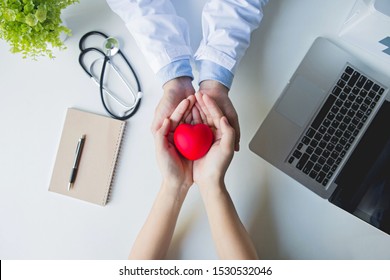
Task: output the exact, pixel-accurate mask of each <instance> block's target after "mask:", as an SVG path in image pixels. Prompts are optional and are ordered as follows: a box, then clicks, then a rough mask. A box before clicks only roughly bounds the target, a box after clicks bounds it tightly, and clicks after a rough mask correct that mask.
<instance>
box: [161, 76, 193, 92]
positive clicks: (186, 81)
mask: <svg viewBox="0 0 390 280" xmlns="http://www.w3.org/2000/svg"><path fill="white" fill-rule="evenodd" d="M163 89H164V91H166V90H171V89H176V90H177V89H185V90H193V91H194V87H193V85H192V77H189V76H182V77H177V78H174V79H172V80H169V81H167V82H166V83H165V84H164V85H163Z"/></svg>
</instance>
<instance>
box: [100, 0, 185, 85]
mask: <svg viewBox="0 0 390 280" xmlns="http://www.w3.org/2000/svg"><path fill="white" fill-rule="evenodd" d="M106 1H107V3H108V5H109V6H110V8H111V9H112V10H113V11H114V12H115V13H116V14H117V15H119V17H120V18H121V19H122V20H123V21H124V23H125V24H126V27H127V29H128V30H129V31H130V33H131V35H132V36H133V38H134V39H135V41H136V42H137V45H138V46H139V48H140V49H141V51H142V52H143V54H144V56H145V58H146V60H147V61H148V64H149V65H150V67H151V68H152V70H153V72H155V73H157V74H158V72H159V71H161V70H162V69H164V70H163V72H164V73H163V74H162V75H163V76H164V77H162V79H163V80H167V79H171V78H173V77H171V76H172V75H173V76H174V75H179V76H180V75H181V76H183V75H188V76H191V77H192V70H191V66H190V59H191V57H192V50H191V47H190V39H189V30H188V24H187V22H186V21H185V20H184V19H183V18H181V17H179V16H178V15H177V14H176V11H175V9H174V7H173V5H172V3H171V2H170V1H168V0H106ZM170 64H172V65H170ZM177 72H179V73H177ZM163 82H165V81H163Z"/></svg>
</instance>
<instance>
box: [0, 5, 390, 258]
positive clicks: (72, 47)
mask: <svg viewBox="0 0 390 280" xmlns="http://www.w3.org/2000/svg"><path fill="white" fill-rule="evenodd" d="M173 2H174V4H175V5H176V6H177V10H178V13H179V14H181V15H183V16H184V17H185V18H187V19H188V21H189V24H190V29H191V36H192V37H191V39H192V44H193V48H194V49H196V47H197V45H198V43H199V40H200V38H201V31H200V13H201V7H202V5H203V3H204V2H205V0H204V1H180V0H175V1H173ZM184 2H185V3H184ZM353 4H354V0H345V1H337V0H332V1H320V0H315V1H313V0H297V1H289V0H271V2H270V3H269V5H268V6H267V7H266V9H265V17H264V19H263V22H262V25H261V27H260V28H259V29H258V30H257V31H255V32H254V34H253V37H252V38H253V40H252V44H251V47H250V48H249V50H248V52H247V54H246V56H245V58H244V59H243V61H242V63H241V64H240V67H239V70H238V73H237V75H236V77H235V80H234V83H233V87H232V89H231V93H230V96H231V99H232V100H233V103H234V104H235V107H236V109H237V111H238V114H239V117H240V124H241V132H242V139H241V147H242V148H241V151H240V152H239V153H236V155H235V157H234V160H233V162H232V164H231V166H230V169H229V171H228V174H227V178H226V181H227V185H228V188H229V190H230V193H231V196H232V198H233V200H234V202H235V205H236V208H237V210H238V212H239V215H240V216H241V218H242V221H243V222H244V224H245V225H246V227H247V229H248V231H249V232H250V234H251V236H252V238H253V240H254V243H255V245H256V247H257V250H258V253H259V255H260V257H261V258H263V259H390V236H388V235H386V234H384V233H382V232H381V231H379V230H377V229H375V228H373V227H371V226H369V225H368V224H366V223H364V222H362V221H360V220H358V219H357V218H355V217H354V216H352V215H350V214H348V213H346V212H344V211H343V210H340V209H338V208H337V207H335V206H333V205H331V204H330V203H329V202H328V201H326V200H323V199H321V198H320V197H318V196H316V195H315V194H314V193H312V192H310V191H309V190H307V189H306V188H304V187H303V186H301V185H300V184H299V183H297V182H295V181H294V180H292V179H291V178H289V177H288V176H286V175H285V174H283V173H282V172H280V171H279V170H277V169H275V168H274V167H272V166H271V165H269V164H268V163H266V162H265V161H264V160H262V159H261V158H260V157H258V156H256V155H255V154H253V153H252V152H250V151H249V149H248V143H249V141H250V140H251V138H252V136H253V135H254V133H255V131H256V129H257V128H258V126H259V125H260V123H261V122H262V120H263V119H264V117H265V115H266V113H267V112H268V110H269V109H270V107H271V106H272V104H273V103H274V102H275V100H276V98H277V97H278V95H279V94H280V93H281V91H282V89H283V87H284V86H285V84H286V82H287V81H288V79H289V77H290V76H291V75H292V73H293V71H294V70H295V68H296V67H297V65H298V64H299V62H300V60H301V59H302V57H303V56H304V54H305V52H306V51H307V49H308V48H309V46H310V44H311V43H312V41H313V40H314V38H315V37H317V36H327V37H331V38H335V39H337V34H338V31H339V28H340V25H341V23H342V22H343V20H344V19H345V17H346V16H347V14H348V12H349V10H350V9H351V7H352V5H353ZM66 18H67V22H68V26H69V27H70V28H71V29H72V30H73V37H71V38H68V39H67V40H66V45H67V46H68V49H67V50H66V51H64V52H57V58H56V59H55V60H49V59H40V60H39V61H38V62H34V61H30V60H23V59H22V58H21V57H20V56H19V55H12V54H11V53H9V51H8V46H7V45H6V44H5V43H4V42H0V53H1V62H0V64H1V66H0V91H1V97H2V98H1V104H2V106H1V110H0V127H1V137H0V174H1V175H0V178H1V184H0V259H124V258H126V257H127V255H128V253H129V250H130V248H131V246H132V243H133V241H134V239H135V237H136V235H137V233H138V231H139V229H140V227H141V226H142V224H143V223H144V221H145V218H146V216H147V214H148V212H149V209H150V207H151V205H152V203H153V200H154V197H155V194H156V193H157V191H158V188H159V186H160V175H159V170H158V168H157V165H156V162H155V155H154V142H153V138H152V135H151V133H150V124H151V122H152V118H153V113H154V109H155V107H156V104H157V102H158V101H159V98H160V96H161V93H162V91H161V88H160V86H159V84H158V82H157V80H156V78H155V77H154V75H153V74H152V72H151V70H150V69H149V68H148V67H147V66H146V63H145V59H144V58H143V57H142V55H140V52H139V50H138V48H137V47H136V46H135V43H134V41H133V39H132V38H131V37H130V35H129V33H128V31H127V29H126V28H125V27H124V25H123V23H122V22H121V20H120V19H119V18H118V17H117V16H116V15H115V14H114V13H112V12H111V10H110V9H109V8H108V6H107V5H106V3H105V1H104V0H99V1H97V0H94V1H93V0H82V1H81V3H80V4H79V5H77V6H74V7H72V9H71V10H70V11H69V12H68V13H67V16H66ZM90 30H101V31H104V32H106V33H108V34H110V35H113V36H117V37H119V38H120V39H121V40H122V42H123V50H124V52H125V54H126V55H127V56H128V57H129V58H130V60H131V61H132V63H133V64H134V66H135V68H136V71H137V72H138V73H139V76H140V78H141V82H142V85H143V87H144V93H145V95H144V99H143V102H142V104H141V108H140V110H139V111H138V113H137V114H136V115H135V116H134V117H133V118H131V119H130V120H129V121H128V127H127V132H126V135H125V138H124V139H125V140H124V143H123V148H122V153H121V157H120V160H119V164H118V170H117V173H116V179H115V182H114V187H113V193H112V198H111V201H110V203H109V204H108V205H107V206H106V207H99V206H95V205H93V204H89V203H85V202H82V201H79V200H75V199H71V198H68V197H65V196H61V195H58V194H55V193H51V192H49V191H48V185H49V181H50V177H51V171H52V168H53V164H54V159H55V156H56V152H57V147H58V143H59V139H60V134H61V130H62V125H63V121H64V118H65V111H66V108H68V107H77V108H81V109H86V110H89V111H92V112H96V113H100V114H104V111H103V109H102V106H101V103H100V100H99V97H98V89H97V88H96V86H95V85H94V84H93V83H91V81H90V80H89V79H88V78H87V76H86V75H85V74H84V73H83V72H82V69H81V68H80V66H79V64H78V61H77V58H78V54H79V51H78V40H79V39H80V37H81V36H82V35H83V34H84V33H85V32H87V31H90ZM347 47H348V48H349V49H351V50H352V51H353V52H355V53H357V54H359V55H361V56H363V57H365V58H367V59H369V61H370V63H373V64H375V65H376V66H378V67H380V68H381V69H382V70H384V71H387V74H388V75H389V76H390V70H389V69H387V68H386V66H385V65H384V64H381V62H380V61H377V60H376V59H375V58H372V57H370V56H368V55H364V54H363V52H362V51H361V50H359V49H355V48H352V47H349V46H347ZM168 257H169V258H174V259H175V258H177V259H214V258H216V254H215V251H214V248H213V243H212V239H211V236H210V231H209V226H208V222H207V217H206V215H205V211H204V209H203V205H202V202H201V199H200V196H199V194H198V190H197V187H193V189H192V190H191V191H190V193H189V195H188V197H187V200H186V202H185V204H184V206H183V210H182V213H181V216H180V218H179V222H178V225H177V228H176V232H175V236H174V239H173V242H172V245H171V248H170V252H169V256H168Z"/></svg>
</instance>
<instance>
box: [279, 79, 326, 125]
mask: <svg viewBox="0 0 390 280" xmlns="http://www.w3.org/2000/svg"><path fill="white" fill-rule="evenodd" d="M324 93H325V92H324V91H323V90H322V89H321V88H319V87H318V86H316V85H315V84H314V83H313V82H311V81H309V80H307V79H305V78H304V77H302V76H299V75H298V76H296V77H295V79H294V80H293V81H292V82H291V84H290V86H289V87H288V89H287V91H286V92H285V94H284V95H283V97H282V99H281V100H280V102H279V104H278V105H277V108H276V111H278V112H279V113H280V114H282V115H283V116H285V117H286V118H288V119H290V120H291V121H292V122H294V123H295V124H297V125H299V126H301V127H302V126H304V125H305V124H306V123H307V120H308V119H309V118H310V117H311V116H313V113H314V112H315V111H316V109H317V108H318V105H319V103H320V102H321V100H323V96H324Z"/></svg>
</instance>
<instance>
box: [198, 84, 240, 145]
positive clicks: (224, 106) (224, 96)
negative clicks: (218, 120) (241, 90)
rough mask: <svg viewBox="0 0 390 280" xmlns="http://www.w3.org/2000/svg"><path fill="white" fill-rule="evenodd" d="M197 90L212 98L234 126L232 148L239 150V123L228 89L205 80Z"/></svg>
mask: <svg viewBox="0 0 390 280" xmlns="http://www.w3.org/2000/svg"><path fill="white" fill-rule="evenodd" d="M199 92H200V93H202V94H206V95H208V96H210V97H211V98H212V99H214V101H215V103H216V104H217V105H218V107H219V108H220V110H221V111H222V113H223V115H225V116H226V118H227V119H228V121H229V123H230V125H231V126H232V127H233V128H234V131H235V142H234V149H235V151H239V150H240V124H239V122H238V115H237V112H236V109H235V108H234V106H233V103H232V102H231V100H230V98H229V95H228V93H229V89H228V88H227V87H225V86H224V85H222V84H221V83H219V82H217V81H213V80H205V81H202V82H201V83H200V87H199Z"/></svg>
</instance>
